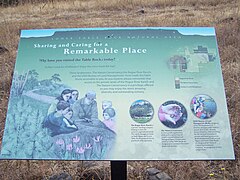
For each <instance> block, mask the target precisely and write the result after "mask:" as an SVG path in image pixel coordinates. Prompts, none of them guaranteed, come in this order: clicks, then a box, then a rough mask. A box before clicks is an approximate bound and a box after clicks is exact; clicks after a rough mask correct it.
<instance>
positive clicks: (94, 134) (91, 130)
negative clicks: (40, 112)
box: [42, 89, 116, 159]
mask: <svg viewBox="0 0 240 180" xmlns="http://www.w3.org/2000/svg"><path fill="white" fill-rule="evenodd" d="M66 94H67V95H66ZM65 96H67V97H65ZM78 96H79V91H78V90H76V89H74V90H70V89H65V90H64V91H62V93H61V95H60V96H59V98H56V100H54V102H53V103H52V104H51V105H50V108H49V109H50V110H51V111H52V109H53V106H54V105H55V103H56V102H57V101H59V102H57V105H56V109H55V111H54V112H51V113H50V114H48V115H47V116H46V118H45V119H44V121H43V123H42V127H43V128H46V129H47V130H48V134H49V135H50V136H51V137H53V142H54V143H53V144H54V153H55V155H57V156H58V157H59V158H65V157H66V155H68V157H67V159H69V158H70V159H104V157H105V156H106V155H107V153H108V151H106V149H108V150H110V149H111V146H112V145H113V143H114V139H115V136H116V134H115V115H116V112H115V110H114V109H113V108H112V102H111V101H103V103H102V109H103V121H101V120H100V119H99V118H98V108H97V102H96V92H95V91H92V90H91V91H88V92H87V93H86V94H85V96H84V97H83V98H80V99H78ZM59 99H61V100H59ZM76 138H77V139H78V140H79V141H76ZM60 140H61V141H60ZM80 140H82V141H80ZM100 142H103V147H101V145H100ZM76 143H77V144H78V146H76V145H74V144H76ZM64 144H65V145H66V147H65V145H64ZM70 151H71V153H70ZM69 155H70V156H69Z"/></svg>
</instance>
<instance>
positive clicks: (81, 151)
mask: <svg viewBox="0 0 240 180" xmlns="http://www.w3.org/2000/svg"><path fill="white" fill-rule="evenodd" d="M84 151H85V149H84V148H83V147H78V148H77V149H76V153H78V154H83V153H84Z"/></svg>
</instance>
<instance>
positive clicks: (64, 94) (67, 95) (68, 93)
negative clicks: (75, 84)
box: [48, 89, 71, 114]
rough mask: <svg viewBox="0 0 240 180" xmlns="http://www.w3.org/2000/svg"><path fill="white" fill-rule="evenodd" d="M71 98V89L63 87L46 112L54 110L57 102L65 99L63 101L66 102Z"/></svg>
mask: <svg viewBox="0 0 240 180" xmlns="http://www.w3.org/2000/svg"><path fill="white" fill-rule="evenodd" d="M70 98H71V90H70V89H64V90H63V91H62V92H61V95H60V96H58V97H57V98H56V99H55V100H54V101H53V102H52V104H51V105H50V107H49V108H48V114H50V113H52V112H54V111H55V110H56V108H57V104H58V103H59V102H60V101H65V102H68V103H69V99H70Z"/></svg>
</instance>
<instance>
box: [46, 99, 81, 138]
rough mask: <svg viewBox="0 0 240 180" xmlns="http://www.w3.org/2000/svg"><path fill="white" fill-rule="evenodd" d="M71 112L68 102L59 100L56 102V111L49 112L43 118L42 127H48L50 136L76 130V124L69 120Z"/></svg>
mask: <svg viewBox="0 0 240 180" xmlns="http://www.w3.org/2000/svg"><path fill="white" fill-rule="evenodd" d="M72 114H73V113H72V110H71V109H70V104H69V103H68V102H66V101H60V102H58V104H57V108H56V111H55V112H53V113H50V114H49V115H48V116H47V117H46V118H45V119H44V121H43V128H48V130H49V133H50V136H52V137H53V136H56V135H59V134H68V133H72V132H74V131H77V127H76V125H74V124H73V123H72V122H71V121H70V119H71V117H72Z"/></svg>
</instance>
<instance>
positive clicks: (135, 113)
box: [129, 100, 154, 123]
mask: <svg viewBox="0 0 240 180" xmlns="http://www.w3.org/2000/svg"><path fill="white" fill-rule="evenodd" d="M129 113H130V116H131V118H132V119H133V120H134V121H135V122H137V123H147V122H149V121H151V120H152V118H153V114H154V110H153V106H152V105H151V103H150V102H148V101H146V100H137V101H135V102H133V103H132V105H131V107H130V110H129Z"/></svg>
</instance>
